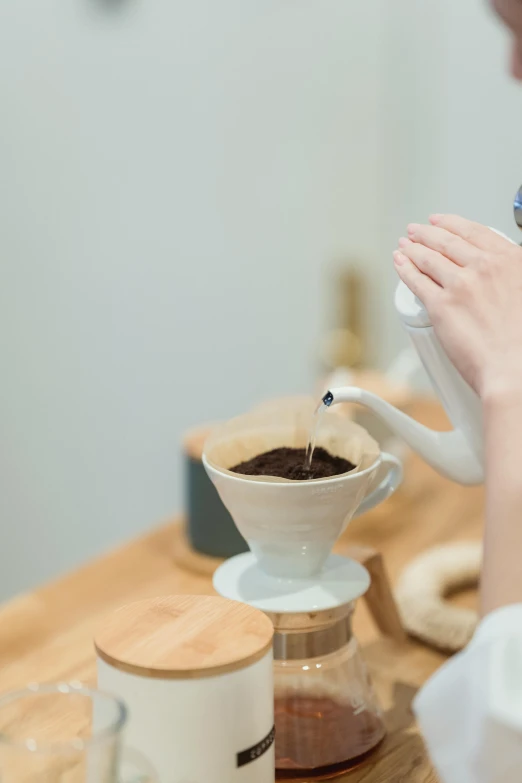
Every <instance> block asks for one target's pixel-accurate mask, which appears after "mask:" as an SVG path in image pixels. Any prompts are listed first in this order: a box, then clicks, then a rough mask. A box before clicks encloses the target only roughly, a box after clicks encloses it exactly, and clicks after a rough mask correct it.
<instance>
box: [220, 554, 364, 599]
mask: <svg viewBox="0 0 522 783" xmlns="http://www.w3.org/2000/svg"><path fill="white" fill-rule="evenodd" d="M213 584H214V588H215V590H216V591H217V592H218V593H219V594H220V595H221V596H223V597H224V598H229V599H231V600H234V601H240V602H241V603H245V604H249V605H250V606H253V607H255V608H256V609H261V611H263V612H266V613H268V614H271V613H275V612H277V613H280V614H286V613H288V614H292V613H298V612H320V611H325V610H328V609H335V608H337V607H340V606H344V605H345V604H348V603H350V602H351V601H355V600H356V599H357V598H360V597H361V596H362V595H364V593H366V591H367V590H368V588H369V586H370V576H369V574H368V571H367V570H366V568H364V566H362V565H361V564H360V563H357V562H356V561H355V560H350V559H349V558H347V557H341V556H339V555H330V556H329V557H328V559H327V560H326V562H325V564H324V566H323V568H322V570H321V572H320V573H319V574H316V575H314V576H313V577H310V578H304V579H285V578H282V577H275V576H270V575H269V574H267V573H265V572H264V571H262V570H261V569H260V568H259V566H258V564H257V561H256V558H255V557H254V555H253V554H252V553H251V552H247V553H245V554H243V555H237V556H236V557H232V558H230V560H227V561H226V562H225V563H223V565H221V566H219V568H218V569H217V571H216V572H215V574H214V579H213Z"/></svg>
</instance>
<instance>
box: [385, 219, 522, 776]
mask: <svg viewBox="0 0 522 783" xmlns="http://www.w3.org/2000/svg"><path fill="white" fill-rule="evenodd" d="M399 244H400V250H399V251H397V253H396V254H395V256H394V258H395V264H396V268H397V271H398V273H399V275H400V277H401V278H402V280H403V281H404V282H405V283H406V285H408V286H409V287H410V288H411V289H412V290H413V291H414V293H415V294H416V295H417V296H418V297H419V298H420V299H421V300H422V301H423V302H424V304H425V306H426V307H427V309H428V312H429V313H430V316H431V318H432V321H433V324H434V327H435V330H436V332H437V335H438V337H439V339H440V341H441V343H442V345H443V347H444V349H445V350H446V352H447V354H448V355H449V357H450V358H451V360H452V361H453V363H454V364H455V366H456V367H457V369H458V370H459V371H460V373H461V374H462V375H463V377H464V378H465V379H466V380H467V381H468V383H469V384H470V385H471V386H472V387H473V388H474V389H475V390H476V391H477V393H478V394H479V395H480V397H481V398H482V402H483V408H484V429H485V432H484V440H485V452H486V496H487V508H486V533H485V546H484V564H483V573H482V584H481V598H482V611H483V615H484V619H483V620H482V622H481V623H480V625H479V627H478V629H477V632H476V634H475V636H474V638H473V640H472V642H471V644H470V645H469V646H468V647H467V648H466V649H465V650H464V651H463V652H462V653H460V654H459V655H457V656H455V657H454V658H452V659H451V660H450V661H449V662H448V663H447V664H445V665H444V666H443V667H442V668H441V669H440V670H439V671H438V672H437V673H436V674H435V676H434V677H432V679H431V680H430V681H429V682H428V683H427V684H426V685H425V686H424V688H423V689H422V690H421V691H420V693H419V695H418V696H417V698H416V699H415V703H414V709H415V713H416V715H417V718H418V720H419V724H420V727H421V729H422V732H423V734H424V738H425V740H426V743H427V745H428V749H429V751H430V755H431V757H432V759H433V761H434V763H435V766H436V767H437V770H438V772H439V776H440V778H441V780H442V781H444V783H514V782H515V781H518V780H522V568H521V567H520V562H519V560H520V553H521V552H522V475H521V471H522V460H521V458H522V249H520V248H518V247H516V246H513V245H512V244H511V243H509V242H508V241H507V240H504V239H502V238H500V237H499V236H497V235H496V234H495V233H494V232H492V231H490V230H488V229H486V228H484V227H483V226H478V225H476V224H473V223H470V222H468V221H465V220H463V219H462V218H456V217H442V216H435V218H433V220H432V225H431V226H411V227H410V229H409V237H408V239H403V240H401V241H400V243H399Z"/></svg>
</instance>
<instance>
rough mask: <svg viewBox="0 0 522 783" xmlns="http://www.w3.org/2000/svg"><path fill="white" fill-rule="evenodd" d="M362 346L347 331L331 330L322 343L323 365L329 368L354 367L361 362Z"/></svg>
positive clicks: (353, 335)
mask: <svg viewBox="0 0 522 783" xmlns="http://www.w3.org/2000/svg"><path fill="white" fill-rule="evenodd" d="M361 355H362V344H361V341H360V340H359V338H358V337H357V336H356V335H355V334H354V333H353V332H351V331H350V330H349V329H332V330H331V331H330V332H328V334H327V335H326V337H325V339H324V342H323V349H322V359H323V363H324V364H325V365H326V366H327V367H330V368H332V369H333V368H336V367H356V366H357V365H359V363H360V361H361Z"/></svg>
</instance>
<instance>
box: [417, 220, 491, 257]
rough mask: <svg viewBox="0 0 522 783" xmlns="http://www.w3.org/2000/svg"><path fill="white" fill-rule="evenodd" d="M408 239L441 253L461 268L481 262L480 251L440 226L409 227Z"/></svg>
mask: <svg viewBox="0 0 522 783" xmlns="http://www.w3.org/2000/svg"><path fill="white" fill-rule="evenodd" d="M408 239H410V240H411V241H412V242H416V243H417V244H419V245H424V246H425V247H427V248H430V249H431V250H434V251H435V252H437V253H441V254H442V255H443V256H446V258H449V259H450V261H453V262H454V263H455V264H458V265H459V266H470V265H472V264H475V263H477V262H478V260H479V256H480V250H478V249H477V248H476V247H475V246H474V245H471V244H470V243H469V242H467V241H466V240H464V239H462V238H461V237H460V236H457V235H456V234H452V233H451V232H450V231H447V230H446V229H444V228H439V227H438V226H420V225H418V224H417V223H412V224H411V225H409V226H408Z"/></svg>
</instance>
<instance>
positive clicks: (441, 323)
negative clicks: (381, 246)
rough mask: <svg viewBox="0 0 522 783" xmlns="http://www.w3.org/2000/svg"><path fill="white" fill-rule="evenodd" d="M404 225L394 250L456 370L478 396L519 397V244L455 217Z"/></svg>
mask: <svg viewBox="0 0 522 783" xmlns="http://www.w3.org/2000/svg"><path fill="white" fill-rule="evenodd" d="M430 223H431V225H429V226H425V225H417V224H412V225H410V226H408V238H404V239H400V240H399V250H397V251H396V252H395V253H394V256H393V258H394V262H395V268H396V270H397V272H398V274H399V277H400V278H401V280H403V281H404V283H405V284H406V285H407V286H408V288H410V289H411V290H412V291H413V293H414V294H415V295H416V296H417V297H418V298H419V299H420V300H421V302H422V303H423V304H424V306H425V307H426V309H427V310H428V313H429V315H430V318H431V321H432V323H433V326H434V329H435V332H436V334H437V336H438V338H439V340H440V341H441V343H442V346H443V347H444V350H445V351H446V353H447V354H448V356H449V358H450V359H451V360H452V362H453V364H454V365H455V367H456V368H457V369H458V370H459V372H460V374H461V375H462V376H463V377H464V378H465V379H466V380H467V382H468V383H469V384H470V386H471V387H472V388H474V389H475V391H476V392H477V393H478V394H479V395H481V396H482V397H483V398H485V397H487V396H489V395H490V394H495V393H496V392H497V391H498V392H500V393H503V392H504V391H505V390H507V391H515V392H516V393H518V392H520V394H521V398H522V248H520V247H518V245H514V244H512V243H511V242H509V241H508V240H507V239H505V238H504V237H501V236H499V235H498V234H496V233H495V232H494V231H491V229H489V228H485V227H484V226H481V225H479V224H478V223H472V222H471V221H469V220H465V219H464V218H461V217H457V216H454V215H434V216H433V217H431V218H430Z"/></svg>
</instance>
